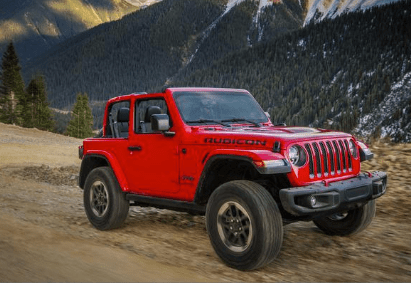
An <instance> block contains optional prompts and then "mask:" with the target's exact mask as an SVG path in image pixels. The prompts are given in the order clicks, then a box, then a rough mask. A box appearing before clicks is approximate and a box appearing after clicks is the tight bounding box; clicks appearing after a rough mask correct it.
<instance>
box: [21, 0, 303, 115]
mask: <svg viewBox="0 0 411 283" xmlns="http://www.w3.org/2000/svg"><path fill="white" fill-rule="evenodd" d="M261 1H262V3H263V2H264V0H261ZM259 3H260V2H259V1H257V2H256V1H251V0H244V1H242V0H230V1H228V2H226V1H219V0H179V1H174V0H164V1H162V2H160V3H157V4H153V5H152V6H150V7H147V8H145V9H142V10H140V11H137V12H135V13H132V14H130V15H127V16H125V17H124V18H123V19H121V20H119V21H116V22H111V23H106V24H103V25H100V26H98V27H95V28H93V29H91V30H89V31H87V32H85V33H82V34H80V35H78V36H76V37H74V38H71V39H69V40H68V41H66V42H65V43H64V45H63V44H62V45H59V46H58V47H56V48H53V49H52V50H51V51H50V52H49V53H48V54H47V55H45V56H43V57H40V58H39V59H37V60H34V61H33V62H30V65H29V66H28V67H27V68H26V70H25V73H26V77H30V75H31V74H33V73H35V72H36V71H40V72H42V73H43V74H44V75H45V77H46V81H47V85H48V93H49V96H50V100H51V101H52V105H53V107H57V108H64V107H66V108H69V107H71V105H72V103H73V102H74V99H75V95H76V93H77V92H80V91H81V92H83V91H85V92H87V93H88V94H89V96H90V98H91V100H106V99H107V98H108V97H113V96H116V95H119V94H125V93H130V92H134V91H153V90H161V88H162V86H163V85H164V84H165V83H167V82H170V81H172V80H175V79H176V78H178V77H184V76H186V75H187V74H190V73H191V72H193V70H196V69H200V68H205V67H207V66H209V65H210V64H211V63H212V62H213V61H215V60H217V59H220V58H222V57H224V56H225V55H227V54H229V53H230V52H234V51H237V50H240V49H242V48H249V47H250V46H252V45H254V44H256V43H258V42H265V41H268V40H270V39H272V38H275V37H277V36H279V35H281V34H284V33H287V32H288V31H290V30H295V29H298V28H299V27H300V26H301V25H302V23H303V19H304V15H303V9H302V7H301V6H300V5H299V4H298V0H284V1H283V2H282V3H280V4H278V5H276V4H272V3H271V4H268V3H267V2H264V3H265V4H266V5H262V6H260V5H259ZM256 15H259V16H258V20H256ZM259 29H260V32H259Z"/></svg>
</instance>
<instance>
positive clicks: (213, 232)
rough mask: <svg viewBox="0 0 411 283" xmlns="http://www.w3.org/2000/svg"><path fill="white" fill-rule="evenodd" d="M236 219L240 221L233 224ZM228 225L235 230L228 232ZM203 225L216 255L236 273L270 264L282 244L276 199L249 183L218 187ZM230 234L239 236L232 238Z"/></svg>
mask: <svg viewBox="0 0 411 283" xmlns="http://www.w3.org/2000/svg"><path fill="white" fill-rule="evenodd" d="M233 211H237V212H233ZM229 214H230V216H229ZM230 219H231V220H233V219H234V224H231V222H230V221H231V220H230ZM236 219H241V220H240V221H239V222H238V223H237V224H235V223H236V222H235V221H236ZM247 219H248V220H247ZM230 225H235V226H234V230H231V231H230V229H232V228H233V226H230ZM206 226H207V232H208V235H209V237H210V241H211V244H212V246H213V248H214V250H215V252H216V253H217V255H218V256H219V257H220V258H221V259H222V260H223V261H224V262H225V263H226V264H227V265H228V266H230V267H233V268H236V269H239V270H252V269H256V268H259V267H262V266H264V265H266V264H268V263H270V262H271V261H273V260H274V259H275V258H276V257H277V255H278V253H279V252H280V249H281V245H282V242H283V223H282V218H281V214H280V211H279V209H278V206H277V204H276V202H275V200H274V199H273V197H272V196H271V195H270V194H269V192H268V191H267V190H266V189H265V188H264V187H262V186H261V185H259V184H257V183H254V182H251V181H244V180H237V181H230V182H227V183H224V184H222V185H221V186H219V187H218V188H217V189H216V190H215V191H214V192H213V193H212V194H211V197H210V199H209V201H208V204H207V209H206ZM247 227H248V234H247ZM233 231H237V232H235V233H237V235H239V236H236V237H235V236H234V232H233ZM239 233H242V234H239ZM240 238H241V239H240ZM230 239H231V240H230ZM236 241H239V242H241V241H243V243H239V244H237V243H234V242H236Z"/></svg>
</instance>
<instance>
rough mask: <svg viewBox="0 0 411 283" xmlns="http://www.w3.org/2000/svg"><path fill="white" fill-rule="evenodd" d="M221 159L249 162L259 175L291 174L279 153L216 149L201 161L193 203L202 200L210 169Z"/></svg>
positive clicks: (286, 162)
mask: <svg viewBox="0 0 411 283" xmlns="http://www.w3.org/2000/svg"><path fill="white" fill-rule="evenodd" d="M221 159H231V160H241V161H246V162H249V163H250V164H252V165H253V166H254V168H255V169H256V170H257V171H258V172H259V173H260V174H283V173H289V172H291V165H290V163H289V162H288V161H287V160H286V159H285V158H284V156H283V155H281V154H279V153H275V152H271V151H269V150H239V149H216V150H213V151H211V152H210V153H208V154H207V155H206V156H205V157H204V159H203V164H204V166H203V171H202V173H201V176H200V179H199V182H198V184H197V189H196V193H195V196H194V202H199V201H200V200H201V199H202V194H203V192H202V190H203V186H204V181H205V179H206V178H207V175H208V173H209V170H210V167H211V166H212V164H213V163H214V162H215V161H217V160H221Z"/></svg>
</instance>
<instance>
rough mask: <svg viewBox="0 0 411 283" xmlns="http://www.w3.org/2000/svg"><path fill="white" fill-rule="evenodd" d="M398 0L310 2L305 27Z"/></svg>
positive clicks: (308, 2) (324, 0)
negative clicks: (311, 23)
mask: <svg viewBox="0 0 411 283" xmlns="http://www.w3.org/2000/svg"><path fill="white" fill-rule="evenodd" d="M396 1H398V0H308V1H307V6H306V7H307V15H306V17H305V20H304V25H306V24H308V23H310V22H311V21H315V22H318V21H321V20H323V19H325V18H331V19H334V18H335V17H337V16H340V15H341V14H343V13H349V12H355V11H358V10H366V9H370V8H372V7H375V6H381V5H385V4H390V3H392V2H396Z"/></svg>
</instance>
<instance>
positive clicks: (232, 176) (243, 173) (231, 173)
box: [194, 150, 291, 204]
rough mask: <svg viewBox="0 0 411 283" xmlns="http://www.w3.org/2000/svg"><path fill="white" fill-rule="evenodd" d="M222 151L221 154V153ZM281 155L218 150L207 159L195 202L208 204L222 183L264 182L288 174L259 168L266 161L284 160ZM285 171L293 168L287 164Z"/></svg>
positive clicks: (268, 152) (266, 152)
mask: <svg viewBox="0 0 411 283" xmlns="http://www.w3.org/2000/svg"><path fill="white" fill-rule="evenodd" d="M220 151H221V152H220ZM283 158H284V157H283V156H282V155H280V154H276V153H272V152H270V151H266V150H256V151H241V150H236V151H235V152H233V153H231V152H230V153H228V152H225V150H223V151H222V150H218V152H215V154H209V156H208V157H207V158H206V159H205V162H204V163H205V165H204V167H203V172H202V173H201V176H200V179H199V182H198V184H197V189H196V193H195V196H194V202H195V203H197V204H205V203H207V201H208V199H209V197H210V196H211V194H212V192H213V191H214V190H215V189H216V188H217V187H218V186H219V185H221V184H222V183H225V182H228V181H232V180H263V179H267V178H270V176H273V174H278V173H286V172H283V171H284V170H283V169H281V170H279V171H278V172H277V173H275V172H274V173H273V172H272V171H269V170H267V168H266V167H259V166H258V165H259V164H264V161H265V160H283ZM284 167H285V169H286V170H285V171H287V172H289V171H291V168H290V167H288V166H287V165H286V164H285V166H284Z"/></svg>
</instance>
